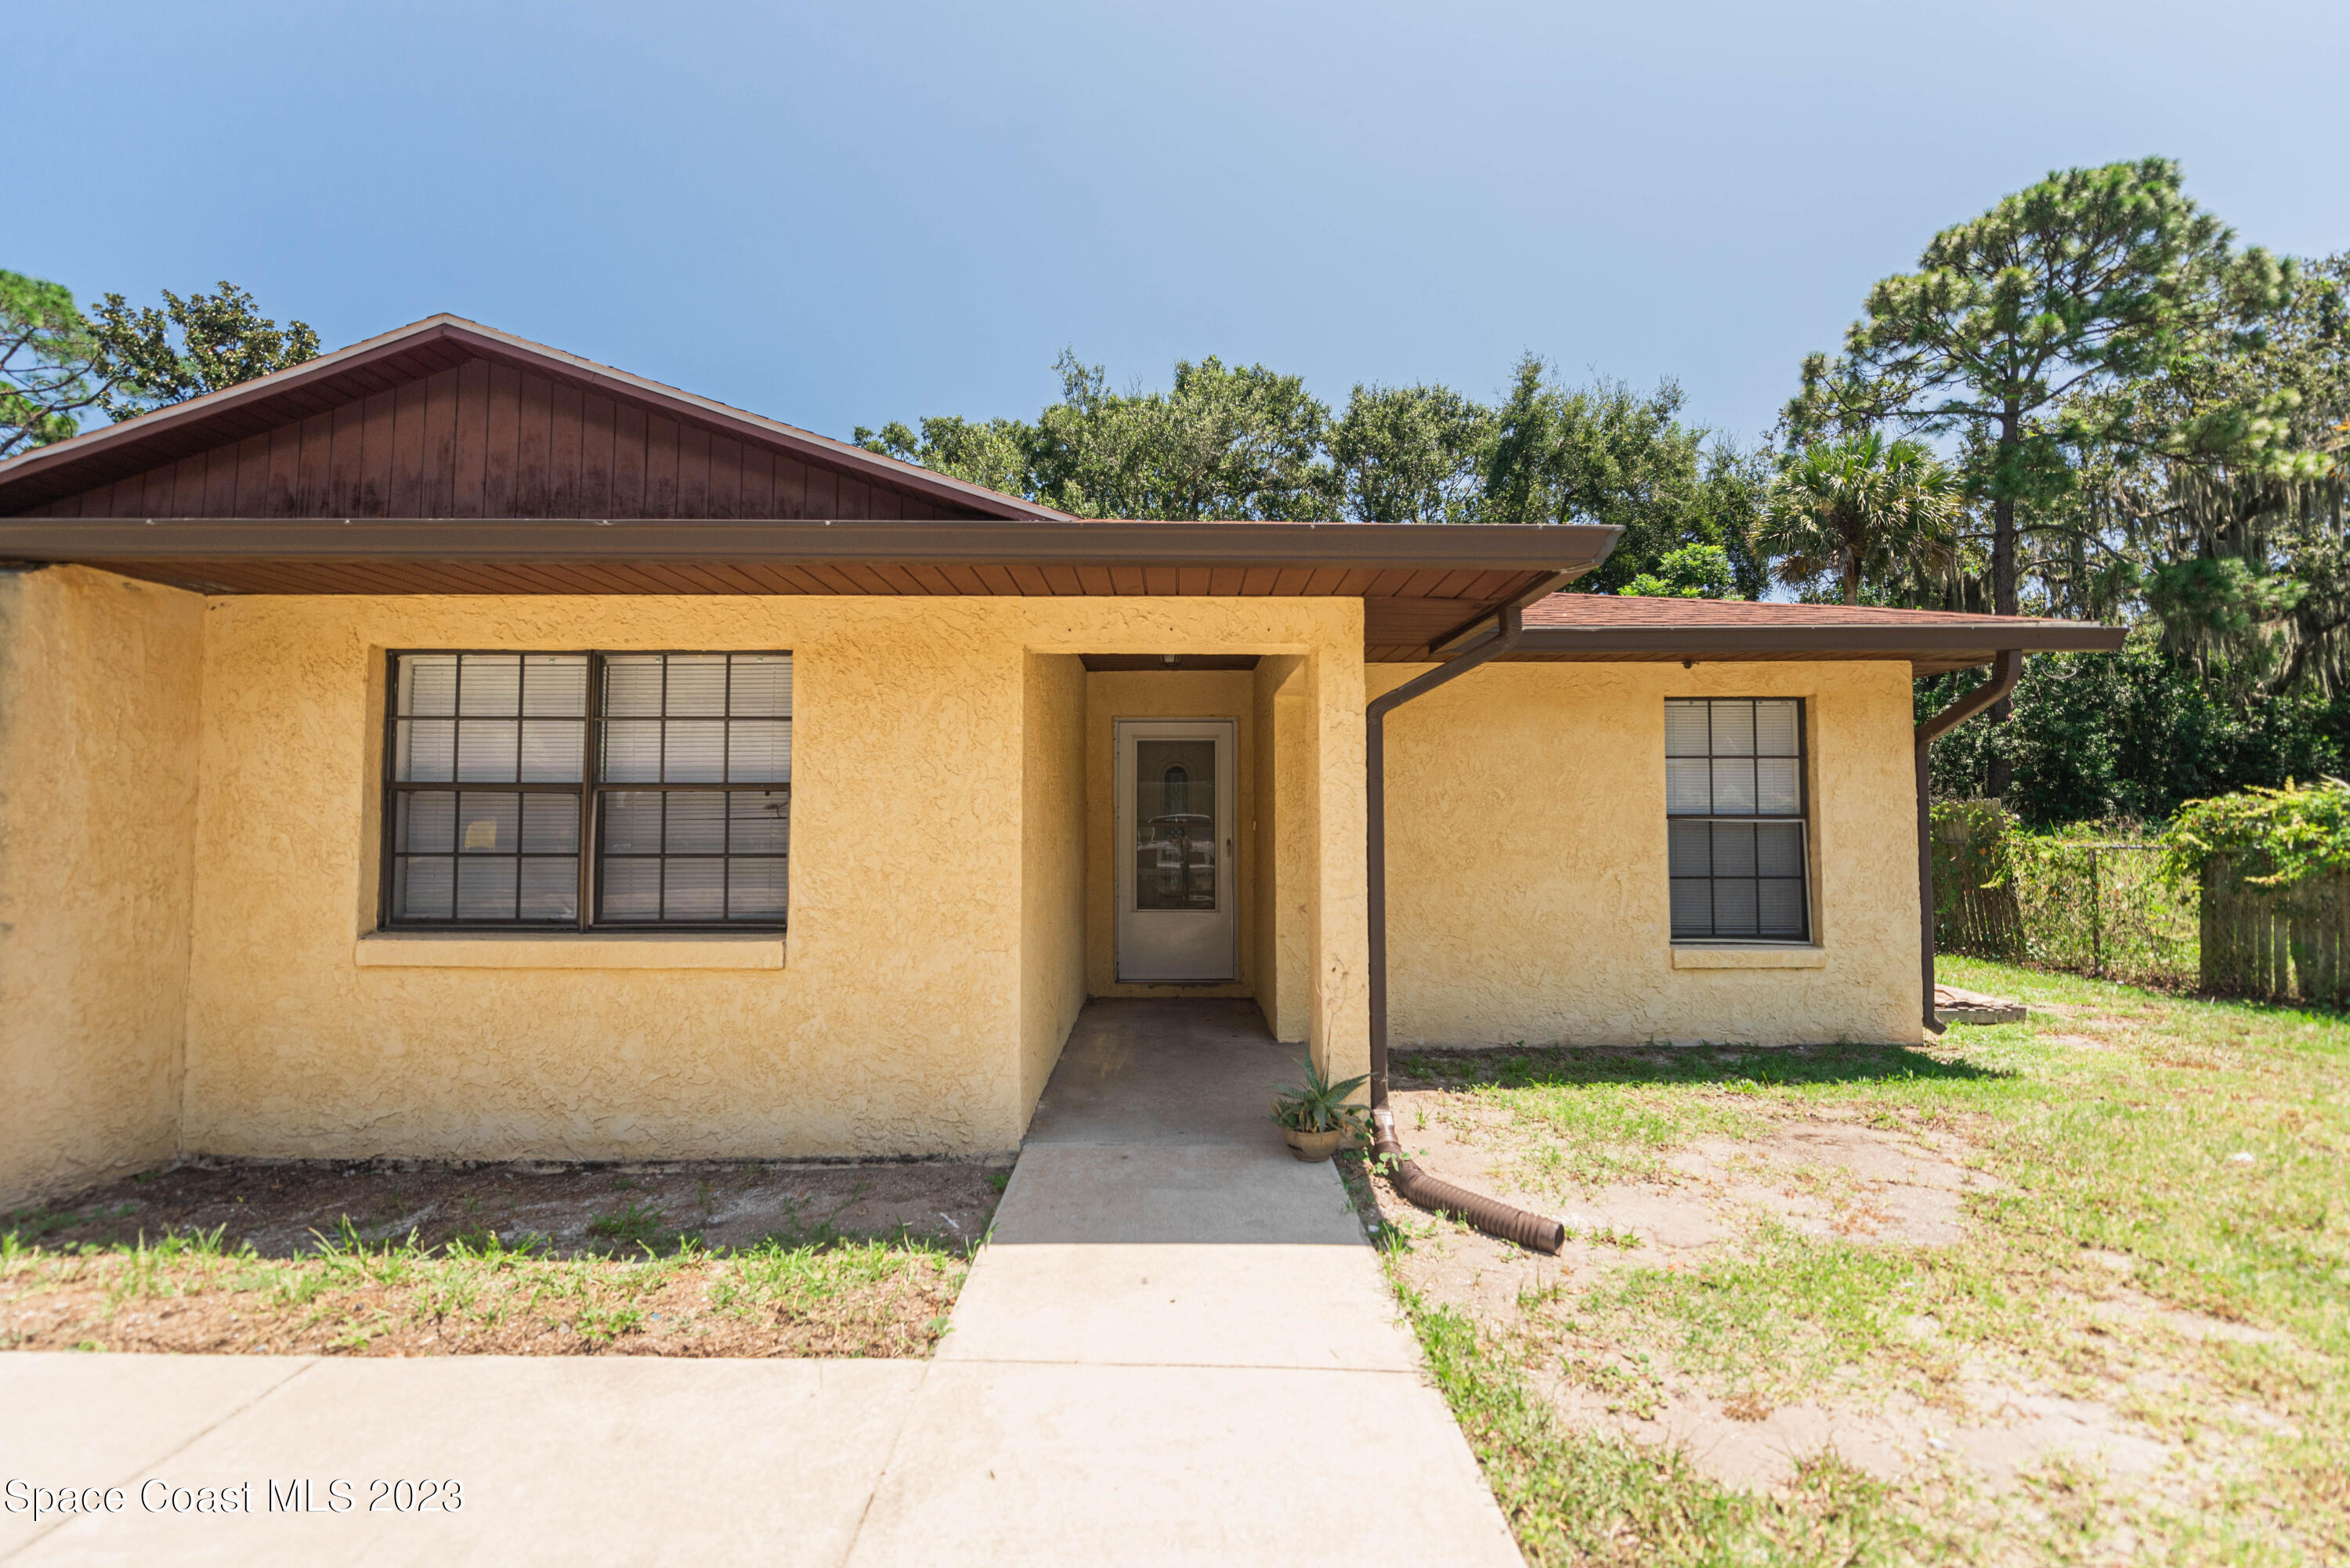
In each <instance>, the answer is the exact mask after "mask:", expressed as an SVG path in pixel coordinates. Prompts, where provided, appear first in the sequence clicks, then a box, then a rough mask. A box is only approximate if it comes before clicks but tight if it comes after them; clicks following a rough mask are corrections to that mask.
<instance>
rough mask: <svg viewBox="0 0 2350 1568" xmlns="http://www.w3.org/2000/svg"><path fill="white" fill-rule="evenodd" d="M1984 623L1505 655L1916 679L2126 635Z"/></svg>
mask: <svg viewBox="0 0 2350 1568" xmlns="http://www.w3.org/2000/svg"><path fill="white" fill-rule="evenodd" d="M1989 621H1991V618H1989V617H1986V618H1984V619H1983V620H1982V621H1977V622H1973V623H1970V624H1968V625H1964V626H1947V625H1943V626H1937V625H1919V626H1835V625H1810V626H1804V625H1794V626H1738V627H1672V626H1655V627H1595V628H1576V627H1543V628H1531V627H1530V628H1527V630H1526V633H1525V637H1524V639H1523V640H1522V641H1521V642H1520V644H1519V646H1518V649H1517V650H1516V652H1515V653H1514V654H1513V655H1512V657H1514V658H1520V659H1577V660H1589V661H1593V662H1608V661H1619V662H1627V663H1658V662H1664V661H1669V660H1687V661H1690V662H1708V663H1714V662H1726V661H1735V660H1740V659H1753V660H1773V661H1775V660H1800V659H1824V660H1855V659H1873V660H1885V661H1887V662H1891V661H1901V660H1906V661H1908V663H1909V664H1910V665H1911V666H1913V668H1915V670H1917V672H1918V673H1919V674H1932V673H1939V672H1940V671H1943V670H1964V669H1969V668H1970V667H1972V666H1975V665H1979V664H1988V663H1990V662H1991V659H1993V658H1995V657H1996V656H1997V655H1998V653H1999V652H2000V651H2001V650H2002V649H2021V650H2022V651H2024V652H2027V653H2113V652H2116V651H2118V650H2119V649H2120V648H2121V646H2122V642H2123V639H2125V638H2126V636H2127V632H2126V630H2125V629H2124V628H2120V627H2111V626H2098V625H2095V624H2091V623H2087V622H2082V623H2072V622H2052V621H2037V620H2035V621H2019V622H2017V623H2016V624H2014V625H2012V626H2009V627H2002V626H1997V625H1991V624H1985V623H1986V622H1989Z"/></svg>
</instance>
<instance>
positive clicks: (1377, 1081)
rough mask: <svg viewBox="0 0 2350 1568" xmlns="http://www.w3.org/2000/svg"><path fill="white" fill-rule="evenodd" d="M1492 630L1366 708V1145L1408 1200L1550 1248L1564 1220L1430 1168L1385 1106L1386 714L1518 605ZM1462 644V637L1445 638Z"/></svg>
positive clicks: (1490, 650)
mask: <svg viewBox="0 0 2350 1568" xmlns="http://www.w3.org/2000/svg"><path fill="white" fill-rule="evenodd" d="M1491 624H1492V632H1491V634H1490V635H1489V636H1487V637H1486V638H1485V639H1484V640H1483V641H1482V642H1475V643H1469V644H1466V645H1465V650H1464V651H1463V652H1461V654H1460V655H1459V657H1457V658H1455V659H1452V660H1451V662H1450V663H1448V664H1442V665H1439V666H1438V667H1437V668H1436V669H1434V670H1428V671H1427V672H1425V673H1424V674H1420V675H1416V676H1414V677H1413V678H1412V679H1410V680H1407V681H1405V682H1404V683H1403V684H1402V685H1400V686H1399V687H1397V688H1396V689H1395V690H1394V691H1389V692H1388V693H1386V694H1385V695H1383V696H1380V697H1377V698H1374V699H1372V701H1371V702H1370V704H1369V706H1368V707H1367V708H1366V709H1365V710H1364V720H1365V733H1364V775H1365V784H1366V789H1365V795H1366V805H1367V817H1368V822H1367V849H1368V856H1367V866H1366V874H1367V879H1368V882H1369V893H1370V898H1369V902H1370V928H1371V929H1370V939H1371V954H1370V958H1371V961H1370V971H1371V972H1370V987H1371V1129H1372V1139H1371V1152H1372V1155H1373V1157H1374V1158H1376V1159H1377V1160H1378V1164H1379V1167H1380V1169H1381V1171H1382V1172H1383V1173H1384V1174H1385V1175H1386V1177H1387V1179H1388V1185H1389V1186H1390V1187H1392V1188H1394V1189H1395V1190H1396V1192H1397V1193H1398V1194H1399V1196H1401V1197H1402V1198H1404V1199H1406V1200H1408V1201H1409V1202H1411V1203H1414V1204H1417V1205H1418V1206H1419V1207H1420V1208H1422V1209H1426V1210H1431V1211H1433V1212H1436V1213H1440V1214H1449V1215H1451V1217H1452V1218H1454V1219H1456V1220H1461V1221H1462V1222H1463V1223H1465V1224H1468V1225H1471V1226H1474V1227H1475V1228H1476V1229H1478V1230H1480V1231H1484V1232H1485V1233H1486V1234H1487V1235H1489V1236H1499V1237H1501V1238H1503V1240H1505V1241H1515V1242H1516V1243H1518V1245H1520V1246H1522V1247H1529V1248H1532V1249H1534V1251H1541V1252H1555V1251H1558V1250H1559V1248H1560V1247H1561V1246H1563V1245H1565V1241H1566V1227H1565V1226H1564V1225H1562V1224H1560V1223H1559V1222H1558V1221H1557V1220H1553V1219H1551V1218H1549V1217H1548V1216H1546V1215H1542V1214H1534V1213H1529V1212H1528V1211H1527V1210H1523V1209H1519V1208H1516V1207H1514V1206H1513V1205H1511V1204H1507V1203H1503V1202H1502V1201H1501V1200H1500V1199H1495V1198H1489V1197H1487V1196H1486V1195H1485V1194H1484V1193H1482V1192H1472V1191H1471V1190H1469V1189H1467V1188H1465V1187H1456V1186H1454V1185H1453V1184H1452V1183H1451V1182H1449V1181H1445V1180H1441V1179H1439V1178H1436V1177H1433V1176H1430V1174H1429V1173H1428V1172H1426V1171H1424V1170H1422V1169H1420V1168H1419V1166H1417V1165H1416V1164H1414V1163H1413V1162H1412V1160H1411V1159H1410V1158H1409V1157H1408V1156H1407V1155H1406V1154H1405V1153H1404V1149H1403V1145H1402V1144H1401V1143H1399V1142H1398V1141H1397V1139H1396V1132H1395V1114H1394V1112H1393V1111H1391V1110H1389V1109H1388V798H1387V796H1388V792H1387V716H1388V714H1389V713H1392V712H1394V711H1396V710H1397V709H1398V708H1400V707H1402V706H1403V705H1404V704H1405V703H1407V702H1409V701H1413V700H1414V699H1415V698H1419V697H1424V696H1426V695H1427V694H1428V693H1430V691H1435V690H1436V689H1437V688H1438V687H1440V686H1442V685H1444V684H1445V683H1446V682H1447V681H1451V680H1459V679H1461V677H1462V676H1463V675H1466V674H1468V673H1469V672H1470V671H1471V670H1474V669H1476V668H1477V667H1478V666H1480V665H1482V664H1485V663H1488V662H1490V661H1492V660H1493V659H1499V658H1501V657H1502V656H1503V655H1504V654H1506V653H1508V652H1509V651H1510V650H1511V649H1513V648H1515V647H1517V645H1518V642H1519V639H1522V638H1523V636H1524V635H1525V612H1524V610H1523V607H1520V606H1518V605H1515V604H1511V605H1505V606H1503V608H1502V611H1501V613H1500V614H1499V615H1498V616H1496V617H1494V618H1493V619H1492V623H1491ZM1447 640H1448V641H1451V642H1452V643H1453V644H1454V645H1455V646H1461V645H1462V643H1461V639H1458V638H1455V639H1447Z"/></svg>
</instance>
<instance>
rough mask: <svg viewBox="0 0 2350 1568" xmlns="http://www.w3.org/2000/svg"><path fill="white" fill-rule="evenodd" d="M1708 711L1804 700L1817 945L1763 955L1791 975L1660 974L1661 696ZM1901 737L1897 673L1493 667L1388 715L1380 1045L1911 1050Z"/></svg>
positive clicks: (1914, 1024) (1913, 931)
mask: <svg viewBox="0 0 2350 1568" xmlns="http://www.w3.org/2000/svg"><path fill="white" fill-rule="evenodd" d="M1424 668H1426V667H1425V666H1419V665H1414V666H1394V665H1375V666H1372V667H1371V668H1370V669H1369V670H1368V671H1367V679H1368V680H1369V684H1370V689H1371V691H1373V692H1374V693H1375V694H1376V693H1378V692H1381V691H1388V690H1391V689H1392V688H1394V687H1395V686H1397V685H1399V684H1401V683H1402V681H1404V680H1406V679H1408V678H1409V677H1410V676H1411V675H1413V674H1416V673H1418V672H1419V670H1421V669H1424ZM1707 696H1714V697H1750V696H1761V697H1801V698H1803V699H1804V700H1805V705H1806V706H1805V722H1806V725H1807V727H1808V731H1809V733H1808V736H1807V741H1808V745H1809V750H1810V755H1811V786H1812V861H1813V872H1814V888H1813V908H1814V932H1815V935H1816V937H1817V939H1818V940H1817V946H1818V949H1819V951H1818V952H1817V953H1816V954H1783V953H1782V954H1775V955H1772V957H1771V958H1770V959H1769V960H1768V961H1771V962H1774V963H1776V962H1783V961H1795V962H1799V963H1802V964H1804V965H1805V966H1806V967H1793V968H1784V967H1771V968H1755V967H1738V968H1710V969H1695V968H1677V967H1676V966H1675V963H1674V949H1673V946H1672V943H1671V940H1670V922H1669V907H1668V888H1667V873H1666V839H1665V806H1664V800H1665V768H1664V752H1665V742H1664V702H1665V699H1667V698H1668V697H1707ZM1910 725H1911V715H1910V686H1909V670H1908V666H1907V665H1906V664H1826V663H1823V664H1777V663H1765V664H1700V665H1698V666H1696V667H1695V668H1694V669H1690V670H1684V669H1682V668H1681V667H1680V666H1679V665H1677V664H1615V665H1608V664H1500V665H1493V666H1490V667H1488V668H1486V669H1483V670H1477V671H1475V672H1473V673H1471V674H1470V675H1467V676H1465V677H1463V678H1462V679H1461V680H1458V681H1455V682H1453V683H1451V684H1450V685H1447V686H1444V687H1441V688H1440V689H1438V690H1437V691H1434V692H1432V693H1430V695H1428V696H1426V697H1423V698H1420V699H1419V701H1415V702H1412V703H1410V704H1409V705H1407V706H1405V707H1404V708H1402V709H1400V710H1399V711H1397V712H1395V713H1394V714H1393V715H1391V716H1390V717H1389V718H1388V877H1389V882H1388V888H1389V891H1388V908H1389V911H1390V913H1389V919H1388V943H1389V954H1390V959H1389V963H1390V970H1389V972H1390V975H1391V977H1392V979H1391V997H1392V1003H1391V1005H1392V1013H1391V1020H1390V1031H1391V1036H1390V1037H1391V1039H1392V1040H1393V1041H1394V1042H1395V1043H1396V1044H1413V1043H1427V1044H1464V1045H1473V1044H1495V1043H1506V1042H1511V1041H1518V1040H1525V1041H1532V1042H1536V1043H1549V1042H1556V1041H1564V1042H1567V1043H1570V1044H1627V1043H1637V1042H1641V1041H1646V1040H1650V1039H1655V1040H1659V1041H1665V1040H1672V1041H1696V1040H1714V1041H1741V1042H1752V1043H1755V1044H1794V1043H1800V1042H1807V1041H1826V1040H1834V1039H1836V1038H1838V1037H1839V1036H1845V1037H1849V1038H1852V1039H1856V1040H1905V1041H1914V1040H1916V1039H1917V1038H1918V873H1917V848H1916V842H1917V838H1916V835H1917V827H1916V810H1917V806H1916V797H1915V794H1914V793H1913V792H1914V783H1913V780H1912V776H1911V772H1910V745H1909V734H1910ZM1693 956H1699V955H1692V954H1690V953H1687V952H1684V954H1683V958H1684V961H1688V960H1690V958H1692V957H1693ZM1703 956H1707V957H1710V956H1711V955H1703ZM1758 956H1759V955H1758Z"/></svg>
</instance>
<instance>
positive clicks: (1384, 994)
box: [1364, 606, 1922, 1252]
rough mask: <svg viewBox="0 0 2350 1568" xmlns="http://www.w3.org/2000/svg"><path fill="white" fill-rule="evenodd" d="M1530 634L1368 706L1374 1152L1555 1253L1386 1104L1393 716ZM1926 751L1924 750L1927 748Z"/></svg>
mask: <svg viewBox="0 0 2350 1568" xmlns="http://www.w3.org/2000/svg"><path fill="white" fill-rule="evenodd" d="M1524 631H1525V614H1524V612H1523V610H1521V609H1519V608H1518V607H1515V606H1512V607H1508V608H1505V609H1503V611H1502V613H1501V619H1500V625H1499V626H1498V627H1496V628H1495V629H1494V635H1493V636H1492V637H1490V638H1488V639H1485V640H1484V641H1483V642H1482V643H1479V644H1478V645H1476V647H1474V648H1472V649H1470V650H1469V651H1468V652H1466V653H1463V654H1461V656H1460V657H1458V658H1456V659H1453V660H1452V662H1451V663H1450V664H1445V665H1440V666H1439V667H1438V668H1437V669H1434V670H1430V671H1428V673H1426V674H1425V675H1418V676H1414V677H1413V678H1412V679H1411V680H1407V681H1405V682H1404V683H1403V684H1402V685H1400V686H1399V687H1397V688H1396V689H1395V690H1394V691H1390V692H1388V694H1387V695H1386V696H1384V697H1379V698H1375V699H1374V700H1373V701H1372V702H1371V704H1370V706H1369V707H1368V708H1367V709H1366V710H1365V712H1364V716H1365V718H1366V720H1367V733H1366V734H1365V736H1364V761H1365V769H1364V771H1365V774H1366V783H1367V790H1366V794H1367V797H1368V800H1367V805H1368V807H1369V813H1368V815H1369V818H1370V821H1369V829H1370V831H1369V850H1370V854H1369V866H1368V867H1367V871H1368V876H1369V880H1370V906H1371V908H1370V916H1371V919H1370V925H1371V931H1370V936H1371V976H1370V980H1371V1131H1372V1138H1371V1152H1372V1154H1373V1155H1374V1156H1375V1157H1376V1158H1378V1160H1379V1161H1380V1164H1381V1167H1382V1168H1383V1169H1384V1170H1385V1171H1386V1173H1387V1179H1388V1185H1389V1186H1390V1187H1393V1188H1394V1189H1396V1190H1397V1191H1398V1192H1399V1193H1401V1194H1402V1195H1403V1196H1404V1198H1405V1199H1408V1200H1409V1201H1410V1202H1412V1203H1416V1204H1418V1205H1419V1207H1420V1208H1422V1209H1426V1210H1431V1211H1433V1212H1435V1213H1438V1214H1449V1215H1451V1217H1452V1218H1453V1219H1455V1220H1460V1221H1461V1222H1462V1223H1463V1224H1466V1225H1471V1226H1474V1227H1475V1228H1476V1229H1478V1230H1480V1231H1484V1232H1485V1233H1486V1234H1487V1235H1489V1236H1499V1237H1501V1238H1502V1239H1503V1241H1515V1242H1516V1243H1517V1244H1518V1245H1519V1246H1521V1247H1530V1248H1532V1249H1534V1251H1537V1252H1555V1251H1558V1250H1559V1248H1560V1247H1561V1246H1563V1245H1564V1244H1565V1241H1566V1227H1565V1226H1564V1225H1562V1224H1560V1223H1559V1222H1558V1221H1557V1220H1553V1219H1550V1218H1549V1217H1547V1216H1545V1215H1541V1214H1530V1213H1528V1212H1527V1211H1526V1210H1523V1209H1519V1208H1514V1207H1513V1206H1512V1205H1510V1204H1507V1203H1503V1201H1501V1200H1500V1199H1495V1198H1488V1197H1486V1196H1485V1195H1484V1194H1483V1193H1482V1192H1471V1191H1470V1190H1469V1189H1467V1188H1465V1187H1455V1186H1454V1185H1453V1184H1452V1183H1451V1182H1449V1181H1443V1180H1440V1179H1437V1178H1436V1177H1433V1176H1430V1175H1429V1174H1428V1173H1427V1172H1426V1171H1424V1170H1422V1169H1420V1168H1419V1167H1418V1166H1417V1165H1414V1164H1413V1163H1412V1162H1411V1160H1410V1159H1409V1158H1407V1157H1406V1156H1405V1154H1404V1151H1403V1145H1402V1144H1400V1143H1399V1142H1397V1141H1396V1134H1395V1114H1394V1113H1393V1112H1392V1111H1390V1110H1388V791H1387V716H1388V714H1389V713H1391V712H1393V711H1395V710H1397V709H1398V708H1400V707H1402V706H1403V705H1404V704H1405V703H1407V702H1409V701H1411V700H1412V699H1413V698H1415V697H1422V696H1425V695H1427V694H1428V693H1429V692H1430V691H1435V690H1436V689H1437V688H1438V687H1440V686H1441V685H1443V684H1444V683H1445V682H1446V681H1448V680H1459V679H1460V678H1461V676H1463V675H1466V674H1468V673H1469V672H1470V671H1471V670H1474V669H1476V668H1477V667H1478V666H1479V665H1481V664H1483V663H1485V662H1487V661H1488V660H1490V659H1498V658H1499V657H1501V656H1502V655H1503V654H1504V653H1507V652H1509V651H1510V649H1513V648H1515V647H1516V646H1517V645H1518V639H1519V638H1520V637H1521V636H1523V634H1524ZM1921 754H1922V753H1921Z"/></svg>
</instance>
